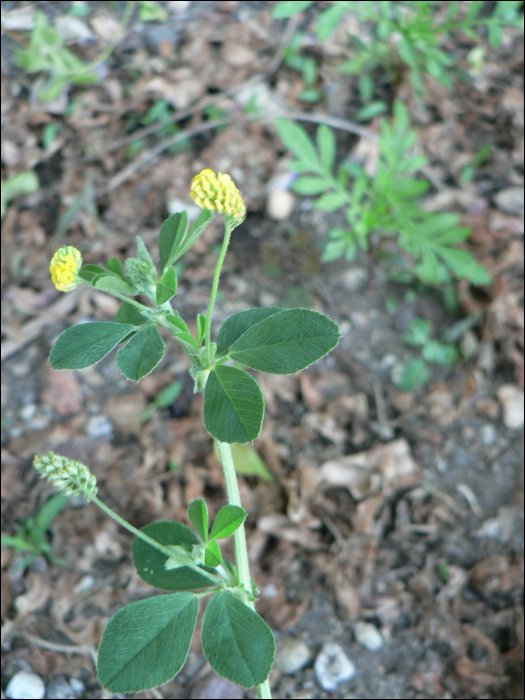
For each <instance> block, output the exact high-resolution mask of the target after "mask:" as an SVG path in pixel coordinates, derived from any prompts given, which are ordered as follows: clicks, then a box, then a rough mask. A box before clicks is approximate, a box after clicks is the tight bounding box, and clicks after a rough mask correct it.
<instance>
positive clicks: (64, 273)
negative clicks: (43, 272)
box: [49, 245, 82, 292]
mask: <svg viewBox="0 0 525 700" xmlns="http://www.w3.org/2000/svg"><path fill="white" fill-rule="evenodd" d="M81 265H82V255H80V251H79V250H77V249H76V248H73V246H70V245H65V246H62V248H59V249H58V250H57V252H56V253H55V254H54V255H53V257H52V258H51V263H50V265H49V272H50V273H51V281H52V282H53V284H54V285H55V287H56V288H57V289H58V291H59V292H70V291H71V290H72V289H75V287H78V285H79V284H80V283H81V280H80V278H79V276H78V271H79V270H80V267H81Z"/></svg>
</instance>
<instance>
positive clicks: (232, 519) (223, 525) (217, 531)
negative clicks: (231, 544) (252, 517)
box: [210, 506, 248, 540]
mask: <svg viewBox="0 0 525 700" xmlns="http://www.w3.org/2000/svg"><path fill="white" fill-rule="evenodd" d="M247 515H248V513H247V512H246V511H245V510H244V508H241V507H240V506H223V507H222V508H221V509H220V511H219V512H218V513H217V517H216V518H215V520H214V522H213V526H212V528H211V532H210V539H211V540H221V539H223V538H224V537H229V536H230V535H233V533H234V532H235V530H237V529H238V528H239V527H240V526H241V525H242V524H243V522H244V521H245V519H246V516H247Z"/></svg>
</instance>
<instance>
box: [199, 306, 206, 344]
mask: <svg viewBox="0 0 525 700" xmlns="http://www.w3.org/2000/svg"><path fill="white" fill-rule="evenodd" d="M205 333H206V316H204V314H197V344H198V345H200V344H201V343H202V341H203V340H204V334H205Z"/></svg>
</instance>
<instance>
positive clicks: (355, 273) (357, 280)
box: [339, 267, 368, 292]
mask: <svg viewBox="0 0 525 700" xmlns="http://www.w3.org/2000/svg"><path fill="white" fill-rule="evenodd" d="M339 279H340V280H341V283H342V284H343V285H344V286H345V287H346V288H347V289H349V290H350V291H351V292H353V291H355V290H356V289H359V288H360V287H362V286H363V285H364V284H366V282H367V281H368V272H367V270H366V268H364V267H350V268H348V270H345V271H344V272H343V273H342V274H341V275H340V277H339Z"/></svg>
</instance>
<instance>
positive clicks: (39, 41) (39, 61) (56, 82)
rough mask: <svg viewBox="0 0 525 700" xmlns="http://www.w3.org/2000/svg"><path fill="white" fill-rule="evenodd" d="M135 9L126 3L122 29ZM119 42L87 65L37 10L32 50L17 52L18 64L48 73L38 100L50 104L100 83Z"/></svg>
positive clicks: (19, 49) (28, 69)
mask: <svg viewBox="0 0 525 700" xmlns="http://www.w3.org/2000/svg"><path fill="white" fill-rule="evenodd" d="M150 4H156V3H150ZM133 8H134V3H133V2H127V3H126V7H125V9H124V12H123V14H122V19H121V26H122V27H125V26H126V24H127V23H128V21H129V19H130V17H131V13H132V11H133ZM119 38H120V37H116V39H115V40H114V41H113V42H112V43H111V44H110V45H109V46H108V47H107V48H106V49H104V51H103V52H102V53H101V54H100V56H98V58H96V59H95V60H94V61H91V62H90V63H84V62H83V61H81V60H80V59H79V58H78V57H77V56H76V55H75V54H74V53H73V52H72V51H70V50H69V49H68V48H66V46H64V40H63V39H62V37H61V36H60V34H59V33H58V32H57V31H56V29H55V28H54V27H52V26H51V24H50V23H49V21H48V20H47V17H46V16H45V14H44V13H43V12H41V11H40V10H37V11H36V13H35V27H34V29H33V31H32V32H31V38H30V40H29V46H27V47H25V48H18V49H17V50H16V51H15V61H16V63H17V64H18V65H19V66H20V68H23V69H24V70H25V71H26V72H27V73H44V75H45V79H44V83H43V85H42V86H41V87H40V88H39V90H38V92H37V97H38V99H39V100H40V101H41V102H48V101H50V100H54V99H56V98H57V97H58V96H59V95H60V94H61V92H62V91H63V90H65V89H67V87H68V86H69V85H85V84H89V83H96V82H98V80H99V79H100V74H99V71H98V68H99V66H100V65H101V64H102V63H103V62H104V61H105V60H106V59H107V58H108V56H109V55H110V54H111V52H112V51H113V49H114V48H115V46H116V44H117V41H118V39H119Z"/></svg>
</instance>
